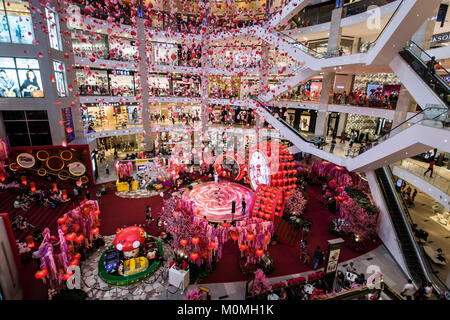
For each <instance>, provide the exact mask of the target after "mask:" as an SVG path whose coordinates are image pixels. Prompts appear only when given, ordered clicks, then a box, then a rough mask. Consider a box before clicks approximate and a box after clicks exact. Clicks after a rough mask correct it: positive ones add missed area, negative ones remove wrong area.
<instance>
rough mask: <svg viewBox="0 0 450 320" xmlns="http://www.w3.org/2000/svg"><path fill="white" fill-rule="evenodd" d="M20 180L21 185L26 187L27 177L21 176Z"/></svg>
mask: <svg viewBox="0 0 450 320" xmlns="http://www.w3.org/2000/svg"><path fill="white" fill-rule="evenodd" d="M20 179H21V180H22V184H23V185H24V186H26V185H27V177H25V176H21V177H20Z"/></svg>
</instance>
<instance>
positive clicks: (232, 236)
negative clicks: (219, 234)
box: [230, 231, 239, 241]
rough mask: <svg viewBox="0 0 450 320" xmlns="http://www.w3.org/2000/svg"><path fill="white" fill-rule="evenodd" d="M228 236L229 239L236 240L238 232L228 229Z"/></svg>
mask: <svg viewBox="0 0 450 320" xmlns="http://www.w3.org/2000/svg"><path fill="white" fill-rule="evenodd" d="M230 237H231V239H233V240H234V241H236V240H237V239H239V234H238V233H237V231H230Z"/></svg>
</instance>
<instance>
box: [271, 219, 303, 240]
mask: <svg viewBox="0 0 450 320" xmlns="http://www.w3.org/2000/svg"><path fill="white" fill-rule="evenodd" d="M273 224H274V234H276V235H277V236H278V238H279V239H280V240H281V241H282V242H284V243H287V244H289V245H291V246H292V245H295V241H296V240H297V236H298V233H299V230H298V229H295V228H294V227H293V226H292V225H291V224H290V223H289V222H287V221H286V220H284V219H283V218H282V217H279V216H275V219H274V221H273Z"/></svg>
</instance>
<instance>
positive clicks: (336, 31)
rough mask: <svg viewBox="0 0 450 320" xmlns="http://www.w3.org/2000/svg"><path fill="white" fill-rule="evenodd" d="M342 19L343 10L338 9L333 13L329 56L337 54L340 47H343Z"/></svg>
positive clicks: (329, 37) (329, 38)
mask: <svg viewBox="0 0 450 320" xmlns="http://www.w3.org/2000/svg"><path fill="white" fill-rule="evenodd" d="M341 17H342V8H336V9H334V10H333V11H332V12H331V22H330V29H329V32H330V34H329V36H328V50H327V52H328V54H335V53H337V52H338V50H339V46H340V45H341V36H342V28H341Z"/></svg>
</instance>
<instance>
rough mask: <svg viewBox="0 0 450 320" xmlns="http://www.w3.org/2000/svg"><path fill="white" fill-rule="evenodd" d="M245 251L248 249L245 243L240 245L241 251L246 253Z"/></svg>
mask: <svg viewBox="0 0 450 320" xmlns="http://www.w3.org/2000/svg"><path fill="white" fill-rule="evenodd" d="M245 249H247V245H245V244H243V243H242V244H240V245H239V250H241V251H244V250H245Z"/></svg>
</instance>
